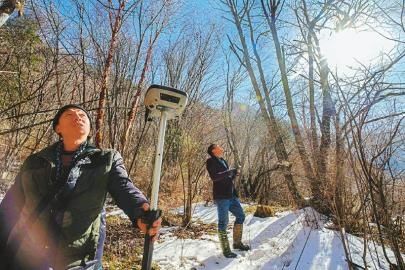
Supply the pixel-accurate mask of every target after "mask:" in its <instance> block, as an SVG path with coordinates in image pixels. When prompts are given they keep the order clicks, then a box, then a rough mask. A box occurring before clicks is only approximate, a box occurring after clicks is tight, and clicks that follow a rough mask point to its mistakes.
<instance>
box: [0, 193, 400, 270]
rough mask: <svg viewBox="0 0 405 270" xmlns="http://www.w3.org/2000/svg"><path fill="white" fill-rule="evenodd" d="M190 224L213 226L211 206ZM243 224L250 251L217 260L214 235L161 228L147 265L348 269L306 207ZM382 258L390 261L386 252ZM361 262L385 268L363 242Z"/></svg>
mask: <svg viewBox="0 0 405 270" xmlns="http://www.w3.org/2000/svg"><path fill="white" fill-rule="evenodd" d="M0 201H1V198H0ZM176 211H179V209H177V210H176ZM108 215H120V216H122V217H126V216H125V214H123V212H122V211H121V210H117V211H112V212H110V213H108ZM193 221H199V222H203V223H207V224H209V223H214V224H216V223H217V213H216V207H215V205H210V206H204V205H203V204H196V205H195V208H194V211H193ZM233 221H234V217H233V216H232V215H231V214H230V224H231V223H233ZM244 224H245V225H244V235H243V241H244V242H245V243H247V244H249V245H250V246H251V248H252V249H251V250H250V251H245V252H242V251H234V252H235V253H237V254H238V257H237V258H234V259H227V258H225V257H224V256H222V252H221V250H220V245H219V241H218V238H217V236H216V235H208V234H206V235H203V236H202V237H200V238H199V239H179V238H177V237H175V236H173V234H172V231H173V228H170V227H166V228H162V229H161V238H160V240H159V242H158V243H155V245H154V253H153V261H154V262H155V263H157V264H158V265H159V266H160V268H161V269H163V270H165V269H166V270H172V269H173V270H174V269H176V270H177V269H188V270H197V269H198V270H200V269H204V270H214V269H215V270H216V269H234V270H246V269H248V270H256V269H264V270H276V269H277V270H324V269H330V270H341V269H342V270H343V269H344V270H346V269H348V266H347V263H346V260H345V256H344V251H343V246H342V242H341V240H340V234H339V233H338V232H336V231H333V230H329V229H326V228H324V226H323V225H324V224H323V222H322V218H321V217H320V215H319V214H318V213H316V212H315V211H314V210H313V209H311V208H305V209H301V210H298V211H287V212H282V213H277V214H276V217H269V218H258V217H253V216H252V215H248V216H247V217H246V220H245V223H244ZM347 236H348V241H349V245H350V251H351V256H352V260H353V262H355V263H356V264H358V265H361V266H363V265H364V263H363V261H362V257H361V256H362V254H363V241H362V239H361V238H358V237H356V236H352V235H350V234H348V235H347ZM228 238H229V240H230V244H231V245H232V233H231V230H229V229H228ZM388 255H389V257H390V258H391V259H392V261H395V260H394V255H393V253H392V252H391V251H390V250H388ZM378 258H379V260H378ZM404 258H405V256H404ZM366 260H367V263H368V267H369V269H378V270H380V269H387V270H388V269H389V266H388V263H387V262H386V261H385V260H384V255H383V252H382V248H381V247H379V246H374V245H373V244H372V243H369V246H368V252H367V256H366ZM378 261H380V265H379V264H378Z"/></svg>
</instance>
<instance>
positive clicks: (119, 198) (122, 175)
mask: <svg viewBox="0 0 405 270" xmlns="http://www.w3.org/2000/svg"><path fill="white" fill-rule="evenodd" d="M109 177H110V178H109V181H108V192H109V193H110V194H111V196H112V198H113V199H114V200H115V202H116V204H117V206H118V207H119V208H121V209H122V210H123V211H124V213H125V214H126V215H127V216H128V217H129V219H130V220H131V221H132V223H134V225H136V220H137V219H138V218H140V217H142V216H143V214H144V210H143V209H142V207H141V206H142V204H144V203H148V200H147V199H146V197H145V195H143V193H142V192H141V191H140V190H139V189H138V188H137V187H135V186H134V184H133V183H132V181H131V179H129V177H128V173H127V170H126V169H125V166H124V161H123V159H122V157H121V155H120V154H119V153H118V152H115V151H114V153H113V163H112V166H111V170H110V175H109Z"/></svg>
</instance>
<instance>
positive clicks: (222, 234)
mask: <svg viewBox="0 0 405 270" xmlns="http://www.w3.org/2000/svg"><path fill="white" fill-rule="evenodd" d="M218 237H219V243H221V248H222V254H224V256H225V257H226V258H235V257H236V256H237V255H236V254H235V253H233V252H232V251H231V248H230V246H229V241H228V236H227V235H226V231H218Z"/></svg>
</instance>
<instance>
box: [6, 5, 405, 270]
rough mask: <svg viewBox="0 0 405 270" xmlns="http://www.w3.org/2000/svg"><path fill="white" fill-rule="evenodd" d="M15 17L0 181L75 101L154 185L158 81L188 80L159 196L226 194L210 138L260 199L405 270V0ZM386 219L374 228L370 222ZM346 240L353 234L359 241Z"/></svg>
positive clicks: (137, 175) (33, 8) (170, 204)
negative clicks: (322, 223)
mask: <svg viewBox="0 0 405 270" xmlns="http://www.w3.org/2000/svg"><path fill="white" fill-rule="evenodd" d="M24 11H25V15H24V16H23V17H16V16H12V17H11V18H10V19H9V20H8V21H7V23H6V24H4V25H3V26H1V27H0V119H1V121H0V159H1V160H3V162H2V163H1V164H0V186H1V189H2V192H3V193H4V192H5V191H6V190H7V188H8V187H9V186H10V184H11V183H12V181H13V179H14V177H15V175H16V173H17V172H18V168H19V166H20V165H21V163H22V161H23V160H24V159H25V158H26V157H27V156H28V155H30V154H32V153H34V152H35V151H37V150H39V149H41V148H43V147H45V146H47V145H49V144H51V143H52V142H54V141H56V140H57V136H56V134H55V133H54V132H53V130H52V127H51V120H52V118H53V116H54V115H55V113H56V111H57V109H58V108H60V107H61V106H63V105H65V104H69V103H76V104H81V105H82V106H83V107H85V108H86V109H88V110H89V111H90V112H91V115H92V121H93V127H94V128H93V132H92V137H93V138H92V139H93V141H94V143H95V144H97V145H98V146H100V147H104V148H115V149H117V150H119V151H120V152H121V153H122V155H123V157H124V159H125V162H126V167H127V170H128V172H129V174H130V176H131V178H132V179H133V180H134V182H135V183H136V185H137V186H139V187H140V188H141V189H142V190H144V191H145V192H146V193H148V192H150V184H151V183H150V179H151V173H152V168H153V158H154V150H155V145H156V142H157V129H158V123H157V122H156V121H151V122H149V121H145V110H144V107H143V95H144V93H145V91H146V89H147V88H148V86H149V85H150V84H152V83H155V84H162V85H167V86H171V87H175V88H177V89H181V90H183V91H186V92H187V93H188V95H189V104H188V106H187V108H186V110H185V112H184V114H183V115H182V117H181V118H179V119H178V120H174V121H170V122H169V124H168V130H167V135H166V143H165V151H164V161H163V164H164V165H163V170H162V171H163V175H162V180H161V189H160V191H161V193H160V195H159V205H160V206H161V207H162V208H163V209H170V208H174V207H178V206H183V207H184V209H185V211H184V214H183V215H182V217H181V218H182V220H181V224H182V225H183V226H185V227H186V226H188V225H189V224H190V221H191V216H192V204H193V203H195V202H198V201H209V200H211V182H210V180H209V178H208V175H207V173H206V170H205V160H206V158H207V153H206V149H207V147H208V145H209V144H211V143H217V144H221V145H223V146H225V148H226V150H227V151H226V159H227V160H228V161H230V163H231V164H232V166H234V167H240V170H241V174H240V176H239V177H238V179H237V180H236V185H237V186H238V189H239V190H240V193H241V197H242V199H243V200H244V201H247V202H253V203H256V204H263V205H279V206H289V207H297V208H301V207H303V206H307V205H310V206H312V207H314V208H315V209H316V210H317V211H319V212H321V213H323V214H326V215H327V216H329V217H330V218H331V219H332V220H333V222H334V224H335V226H336V229H337V230H339V231H340V232H341V233H342V234H343V233H344V232H351V233H353V234H357V235H360V236H362V237H364V239H373V240H375V241H377V242H378V243H379V244H381V245H383V246H389V247H390V248H392V250H393V251H394V253H395V257H396V260H395V261H390V260H389V259H388V257H387V258H386V259H387V260H388V261H389V262H390V264H392V265H398V266H400V267H402V268H401V269H405V265H404V261H403V258H402V256H401V251H402V252H403V251H404V248H405V244H404V221H405V220H404V214H405V201H404V198H405V196H404V193H405V178H404V177H405V160H404V156H405V155H404V153H405V144H404V139H405V134H404V131H405V130H404V126H405V125H404V121H403V120H404V118H405V98H404V95H405V90H404V78H405V76H404V75H405V74H404V73H405V69H404V56H405V46H404V45H405V44H404V43H405V21H404V20H405V17H404V13H405V1H394V0H392V1H373V0H370V1H364V0H353V1H337V0H323V1H311V0H288V1H276V0H270V1H269V0H243V1H242V0H240V1H237V0H217V1H182V0H172V1H170V0H155V1H148V0H86V1H84V0H66V1H50V0H36V1H26V3H25V8H24ZM370 224H371V225H370ZM343 239H344V237H343Z"/></svg>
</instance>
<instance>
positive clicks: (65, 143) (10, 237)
mask: <svg viewBox="0 0 405 270" xmlns="http://www.w3.org/2000/svg"><path fill="white" fill-rule="evenodd" d="M52 124H53V129H54V131H55V132H56V133H57V134H58V135H59V137H60V141H58V142H57V143H55V144H53V145H51V146H49V147H47V148H45V149H43V150H41V151H39V152H38V153H35V154H33V155H31V156H29V157H28V158H27V159H26V160H25V162H24V164H23V166H22V168H21V169H20V172H19V174H18V175H17V177H16V179H15V182H14V184H13V185H12V187H11V188H10V189H9V191H8V192H7V194H6V196H5V197H4V199H3V201H2V202H1V204H0V262H1V264H2V265H3V266H4V267H5V268H4V269H19V270H25V269H30V270H43V269H46V270H50V269H52V270H59V269H94V270H98V269H102V264H101V259H102V255H103V245H104V240H105V233H106V232H105V230H106V226H105V225H106V224H105V211H104V203H105V200H106V195H107V192H108V193H110V195H111V196H112V198H113V199H114V200H115V202H116V204H117V205H118V206H119V207H120V208H121V209H123V210H124V212H125V214H126V215H127V216H128V217H129V218H130V220H131V221H132V223H133V224H134V225H135V226H137V227H138V228H140V229H141V230H142V231H144V232H145V233H146V231H147V225H146V224H145V223H144V222H143V219H142V217H143V216H144V214H145V212H146V211H147V210H148V209H149V203H148V200H147V199H146V198H145V196H144V195H143V194H142V192H141V191H140V190H139V189H138V188H136V187H135V186H134V184H133V183H132V181H131V180H130V179H129V177H128V173H127V171H126V169H125V167H124V162H123V159H122V157H121V155H120V154H119V153H118V152H117V151H115V150H111V149H99V148H96V147H94V146H93V145H91V144H90V143H89V141H88V136H89V133H90V129H91V122H90V117H89V114H88V112H87V111H86V110H85V109H84V108H82V107H80V106H78V105H73V104H71V105H66V106H64V107H62V108H61V109H59V111H58V112H57V114H56V115H55V117H54V119H53V123H52ZM160 223H161V220H160V219H159V220H156V221H155V222H154V223H153V225H152V228H150V229H149V230H148V233H149V234H150V235H152V236H153V235H154V236H155V238H156V237H157V235H158V231H159V227H160Z"/></svg>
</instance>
